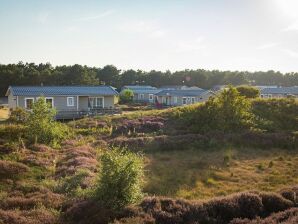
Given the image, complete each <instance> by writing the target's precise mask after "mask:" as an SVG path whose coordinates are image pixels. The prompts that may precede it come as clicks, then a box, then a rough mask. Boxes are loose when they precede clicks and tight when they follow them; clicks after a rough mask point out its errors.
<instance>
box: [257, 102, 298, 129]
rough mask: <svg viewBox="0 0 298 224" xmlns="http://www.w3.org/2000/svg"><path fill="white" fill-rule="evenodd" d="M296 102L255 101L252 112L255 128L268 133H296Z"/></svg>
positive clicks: (297, 124)
mask: <svg viewBox="0 0 298 224" xmlns="http://www.w3.org/2000/svg"><path fill="white" fill-rule="evenodd" d="M297 111H298V101H297V100H295V99H267V100H265V99H257V100H253V101H252V112H253V113H254V115H255V117H256V124H257V127H259V128H261V129H264V130H269V131H282V130H285V131H297V127H298V118H297Z"/></svg>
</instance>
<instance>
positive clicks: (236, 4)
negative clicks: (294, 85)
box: [0, 0, 298, 72]
mask: <svg viewBox="0 0 298 224" xmlns="http://www.w3.org/2000/svg"><path fill="white" fill-rule="evenodd" d="M19 61H23V62H35V63H46V62H50V63H51V64H52V65H64V64H65V65H72V64H81V65H88V66H96V67H103V66H105V65H107V64H113V65H115V66H117V67H118V68H120V69H122V70H126V69H141V70H145V71H149V70H153V69H155V70H162V71H165V70H170V71H176V70H184V69H199V68H201V69H210V70H213V69H218V70H248V71H260V70H261V71H266V70H276V71H281V72H298V0H150V1H148V0H130V1H128V0H126V1H124V0H122V1H120V0H118V1H116V0H106V1H102V0H51V1H46V0H0V64H8V63H17V62H19Z"/></svg>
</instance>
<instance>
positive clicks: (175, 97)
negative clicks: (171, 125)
mask: <svg viewBox="0 0 298 224" xmlns="http://www.w3.org/2000/svg"><path fill="white" fill-rule="evenodd" d="M177 102H178V98H177V96H174V103H175V104H176V103H177Z"/></svg>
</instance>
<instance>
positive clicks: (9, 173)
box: [0, 160, 29, 179]
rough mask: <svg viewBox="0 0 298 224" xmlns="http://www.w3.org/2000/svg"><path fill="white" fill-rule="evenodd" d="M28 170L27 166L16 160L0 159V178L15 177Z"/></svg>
mask: <svg viewBox="0 0 298 224" xmlns="http://www.w3.org/2000/svg"><path fill="white" fill-rule="evenodd" d="M28 171H29V167H28V166H26V165H24V164H22V163H17V162H10V161H5V160H0V179H3V178H15V177H18V176H20V175H22V174H24V173H26V172H28Z"/></svg>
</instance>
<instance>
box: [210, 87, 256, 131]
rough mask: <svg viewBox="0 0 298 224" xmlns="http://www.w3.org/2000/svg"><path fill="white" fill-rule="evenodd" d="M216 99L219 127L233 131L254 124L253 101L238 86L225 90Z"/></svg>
mask: <svg viewBox="0 0 298 224" xmlns="http://www.w3.org/2000/svg"><path fill="white" fill-rule="evenodd" d="M215 101H216V105H217V108H214V109H216V110H217V111H218V112H217V120H218V122H217V123H218V125H219V127H218V128H219V129H222V130H224V131H230V132H232V131H237V130H241V129H243V128H247V127H250V126H251V125H252V123H251V122H252V119H253V114H252V112H251V103H250V101H249V100H247V99H246V98H245V97H244V96H241V95H240V93H239V92H238V91H237V89H236V88H234V87H230V88H228V89H226V90H224V91H223V92H222V93H221V94H220V95H219V96H218V98H216V99H215Z"/></svg>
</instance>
